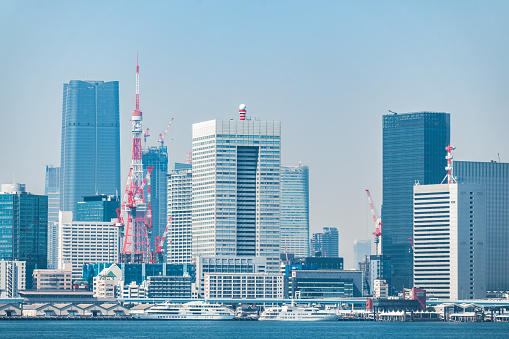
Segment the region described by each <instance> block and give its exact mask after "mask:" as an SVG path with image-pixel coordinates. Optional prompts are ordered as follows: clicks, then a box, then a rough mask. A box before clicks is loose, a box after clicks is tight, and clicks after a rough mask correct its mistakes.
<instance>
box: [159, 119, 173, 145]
mask: <svg viewBox="0 0 509 339" xmlns="http://www.w3.org/2000/svg"><path fill="white" fill-rule="evenodd" d="M172 121H173V118H171V120H170V123H169V124H168V126H166V129H165V130H164V133H163V134H159V140H158V142H159V143H160V144H161V146H163V145H164V137H165V136H166V133H168V129H169V128H170V126H171V122H172Z"/></svg>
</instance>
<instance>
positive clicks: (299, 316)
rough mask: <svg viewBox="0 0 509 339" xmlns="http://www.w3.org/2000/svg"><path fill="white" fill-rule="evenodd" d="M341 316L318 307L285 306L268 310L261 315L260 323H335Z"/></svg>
mask: <svg viewBox="0 0 509 339" xmlns="http://www.w3.org/2000/svg"><path fill="white" fill-rule="evenodd" d="M338 319H339V315H337V314H336V312H335V311H334V310H321V309H318V308H316V307H295V306H289V305H283V306H280V307H270V308H267V309H266V310H265V311H263V312H262V313H261V314H260V317H259V318H258V320H259V321H263V320H276V321H334V320H338Z"/></svg>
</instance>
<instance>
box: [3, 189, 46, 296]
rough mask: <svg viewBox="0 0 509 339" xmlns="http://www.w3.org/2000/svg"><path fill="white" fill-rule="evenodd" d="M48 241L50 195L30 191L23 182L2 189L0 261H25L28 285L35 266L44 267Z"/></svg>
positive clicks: (27, 285) (29, 285) (30, 282)
mask: <svg viewBox="0 0 509 339" xmlns="http://www.w3.org/2000/svg"><path fill="white" fill-rule="evenodd" d="M47 242H48V197H47V196H45V195H35V194H30V193H27V192H26V191H25V185H24V184H5V185H2V189H1V191H0V260H1V259H4V260H20V261H26V277H27V279H26V288H27V289H32V273H33V271H34V269H45V268H46V265H47Z"/></svg>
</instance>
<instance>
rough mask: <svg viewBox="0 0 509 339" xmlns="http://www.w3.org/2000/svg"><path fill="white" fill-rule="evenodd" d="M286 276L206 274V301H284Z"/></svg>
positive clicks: (272, 274)
mask: <svg viewBox="0 0 509 339" xmlns="http://www.w3.org/2000/svg"><path fill="white" fill-rule="evenodd" d="M285 295H286V293H285V276H284V275H283V274H280V273H206V274H205V299H215V298H229V299H283V298H284V297H285Z"/></svg>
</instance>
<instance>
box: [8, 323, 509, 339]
mask: <svg viewBox="0 0 509 339" xmlns="http://www.w3.org/2000/svg"><path fill="white" fill-rule="evenodd" d="M0 337H1V338H36V339H43V338H87V339H91V338H150V339H157V338H190V339H193V338H200V339H205V338H212V339H216V338H217V339H232V338H241V339H269V338H281V339H297V338H309V339H314V338H317V339H324V338H363V339H365V338H370V339H371V338H391V339H396V338H461V339H465V338H482V337H485V338H490V339H493V338H509V323H449V322H432V323H422V322H418V323H386V322H348V321H338V322H259V321H108V320H102V321H101V320H96V321H91V320H75V321H73V320H28V321H23V320H5V321H0Z"/></svg>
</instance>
